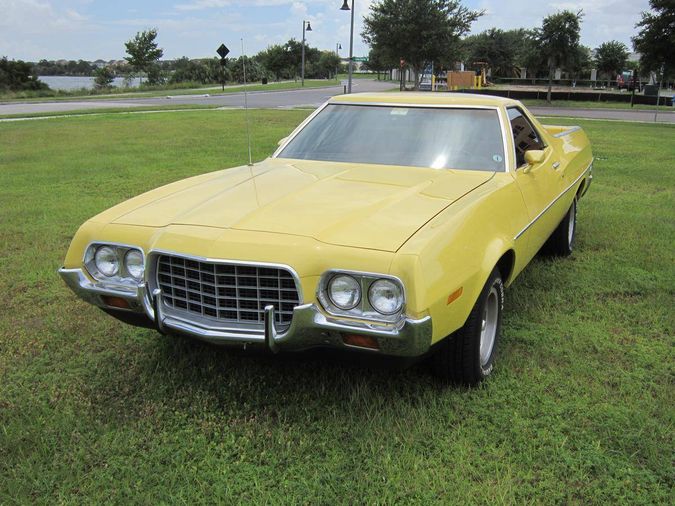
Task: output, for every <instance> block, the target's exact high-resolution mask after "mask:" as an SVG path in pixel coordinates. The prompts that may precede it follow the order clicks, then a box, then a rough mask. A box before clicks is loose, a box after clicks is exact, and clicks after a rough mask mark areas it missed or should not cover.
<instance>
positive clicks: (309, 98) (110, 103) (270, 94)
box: [0, 79, 396, 115]
mask: <svg viewBox="0 0 675 506" xmlns="http://www.w3.org/2000/svg"><path fill="white" fill-rule="evenodd" d="M395 86H396V83H394V84H392V83H391V82H378V81H371V80H369V79H354V81H353V86H352V91H353V92H354V93H359V92H364V91H384V90H390V89H392V87H395ZM342 92H343V87H342V86H340V85H338V86H330V87H325V88H307V89H304V90H283V91H281V90H280V91H252V92H249V93H248V105H249V107H261V108H267V107H272V108H274V107H301V106H309V107H317V106H318V105H320V104H322V103H323V102H325V101H326V100H328V99H329V98H330V97H332V96H333V95H337V94H340V93H342ZM159 105H161V106H167V105H214V106H219V107H244V93H225V94H222V95H216V94H213V95H175V96H170V98H167V97H155V98H126V99H123V100H119V99H118V100H114V99H113V100H103V99H101V100H95V99H92V100H79V101H70V100H67V101H66V100H59V101H52V102H23V103H17V102H11V103H5V104H0V115H3V114H34V113H45V112H64V113H65V112H68V111H78V110H85V109H101V108H117V107H120V108H121V107H147V106H159Z"/></svg>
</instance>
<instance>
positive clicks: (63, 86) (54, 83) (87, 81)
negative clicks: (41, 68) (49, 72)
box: [38, 76, 140, 90]
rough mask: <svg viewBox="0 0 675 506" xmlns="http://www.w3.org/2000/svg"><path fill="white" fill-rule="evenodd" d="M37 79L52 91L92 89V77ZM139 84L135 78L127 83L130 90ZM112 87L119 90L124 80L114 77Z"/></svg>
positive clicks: (43, 77) (47, 77)
mask: <svg viewBox="0 0 675 506" xmlns="http://www.w3.org/2000/svg"><path fill="white" fill-rule="evenodd" d="M38 79H39V80H40V81H42V82H43V83H46V84H47V85H48V86H49V87H50V88H51V89H53V90H79V89H80V88H87V89H91V88H93V87H94V78H93V77H81V76H38ZM139 84H140V79H139V78H138V77H135V78H134V79H132V80H131V81H130V83H129V86H130V87H132V88H135V87H137V86H138V85H139ZM113 86H115V87H117V88H121V87H123V86H124V78H123V77H116V78H115V79H114V80H113Z"/></svg>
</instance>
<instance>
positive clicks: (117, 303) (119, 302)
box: [101, 295, 131, 309]
mask: <svg viewBox="0 0 675 506" xmlns="http://www.w3.org/2000/svg"><path fill="white" fill-rule="evenodd" d="M101 298H102V299H103V302H105V304H106V306H110V307H118V308H120V309H131V306H129V302H128V301H127V300H126V299H123V298H122V297H111V296H109V295H104V296H102V297H101Z"/></svg>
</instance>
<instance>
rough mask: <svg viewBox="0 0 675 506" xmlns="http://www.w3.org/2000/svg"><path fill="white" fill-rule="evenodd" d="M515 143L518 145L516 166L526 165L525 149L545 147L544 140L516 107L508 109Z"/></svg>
mask: <svg viewBox="0 0 675 506" xmlns="http://www.w3.org/2000/svg"><path fill="white" fill-rule="evenodd" d="M507 112H508V113H509V121H510V122H511V132H512V133H513V144H514V145H515V147H516V167H520V166H522V165H525V151H527V150H529V149H544V147H545V145H544V142H543V141H542V140H541V139H540V138H539V135H538V134H537V131H536V130H535V129H534V127H533V126H532V125H531V124H530V122H529V121H528V120H527V118H526V117H525V116H524V115H523V113H522V112H521V111H520V110H519V109H516V108H515V107H510V108H508V109H507Z"/></svg>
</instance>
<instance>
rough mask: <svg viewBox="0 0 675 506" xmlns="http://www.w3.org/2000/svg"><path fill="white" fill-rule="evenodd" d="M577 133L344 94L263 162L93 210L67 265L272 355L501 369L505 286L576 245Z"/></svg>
mask: <svg viewBox="0 0 675 506" xmlns="http://www.w3.org/2000/svg"><path fill="white" fill-rule="evenodd" d="M591 171H592V154H591V147H590V144H589V142H588V139H587V137H586V135H585V134H584V132H583V131H582V130H581V129H580V128H578V127H571V128H570V127H560V126H544V125H541V124H540V123H539V122H538V121H537V120H536V119H535V118H533V117H532V115H531V114H530V113H529V112H528V111H527V110H526V109H525V107H523V105H522V104H521V103H520V102H517V101H514V100H509V99H503V98H497V97H488V96H480V95H466V94H453V93H447V94H445V93H434V94H431V93H427V94H412V93H401V94H396V93H383V94H353V95H343V96H338V97H334V98H332V99H331V100H329V101H328V102H327V103H326V104H324V105H323V106H321V107H319V108H318V109H317V110H316V111H315V112H314V113H313V114H312V115H310V116H309V117H308V118H307V120H305V121H304V122H303V123H302V124H301V125H300V126H299V127H298V128H297V129H296V130H295V131H294V132H293V133H292V134H291V135H290V136H289V137H287V138H286V139H283V140H282V141H281V142H280V143H279V148H278V150H277V151H276V152H275V153H274V154H273V155H272V156H271V157H270V158H268V159H266V160H264V161H262V162H260V163H256V164H252V165H248V166H243V167H238V168H233V169H228V170H221V171H217V172H211V173H208V174H203V175H200V176H197V177H192V178H189V179H185V180H183V181H177V182H175V183H172V184H169V185H167V186H164V187H162V188H158V189H156V190H153V191H150V192H148V193H145V194H143V195H140V196H138V197H135V198H133V199H131V200H128V201H126V202H123V203H121V204H119V205H117V206H115V207H113V208H111V209H108V210H107V211H104V212H102V213H101V214H99V215H97V216H95V217H93V218H91V219H90V220H89V221H87V222H86V223H85V224H84V225H82V227H81V228H80V229H79V231H78V232H77V234H76V235H75V237H74V239H73V241H72V244H71V246H70V249H69V250H68V254H67V256H66V259H65V262H64V266H63V268H62V269H60V270H59V272H60V274H61V276H62V277H63V279H64V280H65V281H66V283H67V284H68V286H70V288H72V289H73V291H75V293H76V294H77V295H79V296H80V297H81V298H82V299H84V300H86V301H87V302H90V303H92V304H94V305H96V306H98V307H100V308H102V309H103V310H104V311H106V312H107V313H109V314H111V315H113V316H115V317H116V318H119V319H120V320H123V321H125V322H128V323H132V324H135V325H143V326H148V327H154V328H156V329H157V330H158V331H159V332H161V333H168V334H170V333H180V334H186V335H188V336H193V337H196V338H199V339H203V340H206V341H209V342H212V343H217V344H227V345H235V346H240V347H244V348H245V347H255V346H258V347H264V348H267V349H269V350H271V351H272V352H278V351H297V350H306V349H309V348H316V347H328V348H339V349H350V350H360V351H364V352H368V353H375V354H383V355H390V356H398V357H409V358H410V357H422V356H427V355H431V364H432V367H433V369H434V371H435V372H436V373H437V374H438V375H439V376H441V377H442V378H444V379H448V380H455V381H459V382H463V383H468V384H474V383H477V382H479V381H480V380H482V379H483V378H485V377H486V376H488V375H489V374H490V373H491V371H492V370H493V364H494V359H495V353H496V349H497V344H498V341H499V334H500V322H501V316H502V308H503V301H504V287H505V286H508V285H509V284H510V283H512V282H513V280H514V279H515V278H516V276H518V274H519V273H520V272H521V271H522V270H523V268H524V267H525V266H526V265H527V264H528V262H529V261H530V260H531V259H532V257H533V256H534V255H535V254H536V253H537V252H538V251H539V250H540V249H541V248H542V247H545V248H546V249H547V250H548V251H550V252H552V253H553V254H557V255H569V254H570V253H571V252H572V248H573V246H574V236H575V229H576V216H577V212H576V211H577V202H578V200H579V198H581V197H582V196H583V195H584V193H585V192H586V191H587V190H588V187H589V185H590V183H591V179H592V173H591Z"/></svg>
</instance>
